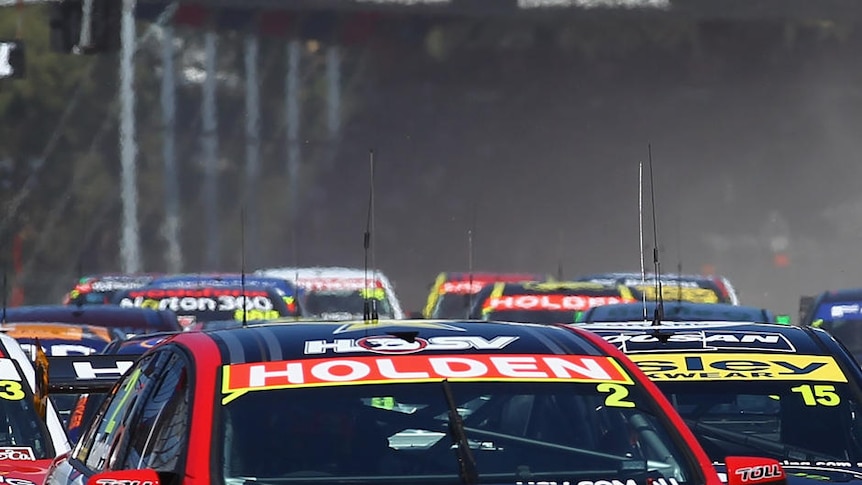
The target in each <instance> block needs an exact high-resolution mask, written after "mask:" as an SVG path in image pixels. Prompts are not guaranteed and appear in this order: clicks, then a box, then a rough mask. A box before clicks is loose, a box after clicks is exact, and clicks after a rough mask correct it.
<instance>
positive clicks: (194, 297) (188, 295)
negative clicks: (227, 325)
mask: <svg viewBox="0 0 862 485" xmlns="http://www.w3.org/2000/svg"><path fill="white" fill-rule="evenodd" d="M219 291H223V293H225V294H219ZM138 293H140V292H131V293H129V297H128V298H123V299H122V300H121V301H120V306H123V307H137V308H152V309H155V310H172V311H175V312H206V311H210V312H237V311H239V312H240V314H241V313H242V311H243V308H244V309H245V311H259V312H271V311H272V310H273V305H272V300H270V299H269V295H268V294H267V293H266V292H265V291H257V290H247V291H246V292H245V295H244V296H243V294H242V290H218V289H209V288H207V289H204V290H175V289H171V290H148V291H147V292H146V294H138ZM227 293H230V294H227ZM233 293H236V294H233Z"/></svg>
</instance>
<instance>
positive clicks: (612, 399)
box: [596, 382, 635, 408]
mask: <svg viewBox="0 0 862 485" xmlns="http://www.w3.org/2000/svg"><path fill="white" fill-rule="evenodd" d="M596 390H597V391H599V392H606V393H609V394H608V396H607V397H606V398H605V406H611V407H616V408H633V407H635V403H633V402H631V401H626V398H627V397H628V395H629V389H628V388H627V387H626V386H623V385H620V384H611V383H609V382H603V383H601V384H599V385H598V386H596Z"/></svg>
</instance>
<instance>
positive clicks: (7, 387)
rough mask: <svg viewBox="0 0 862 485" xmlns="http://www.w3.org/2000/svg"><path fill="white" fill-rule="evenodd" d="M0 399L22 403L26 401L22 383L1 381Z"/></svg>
mask: <svg viewBox="0 0 862 485" xmlns="http://www.w3.org/2000/svg"><path fill="white" fill-rule="evenodd" d="M0 399H6V400H9V401H20V400H22V399H24V389H23V388H22V387H21V383H20V382H15V381H0Z"/></svg>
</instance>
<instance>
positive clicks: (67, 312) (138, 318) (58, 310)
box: [5, 305, 182, 332]
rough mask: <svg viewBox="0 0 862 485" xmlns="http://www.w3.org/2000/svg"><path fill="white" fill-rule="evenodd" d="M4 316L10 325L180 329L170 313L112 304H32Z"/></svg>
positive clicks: (12, 309)
mask: <svg viewBox="0 0 862 485" xmlns="http://www.w3.org/2000/svg"><path fill="white" fill-rule="evenodd" d="M5 313H6V321H7V322H9V323H18V322H20V323H24V322H48V323H76V324H79V325H94V326H98V327H107V328H118V327H122V328H135V329H139V330H143V331H153V332H155V331H160V330H171V331H175V330H181V329H182V327H180V324H179V323H178V322H177V317H176V315H175V314H174V313H173V312H170V311H159V310H152V309H145V308H121V307H118V306H114V305H83V306H77V305H33V306H20V307H12V308H7V309H6V310H5Z"/></svg>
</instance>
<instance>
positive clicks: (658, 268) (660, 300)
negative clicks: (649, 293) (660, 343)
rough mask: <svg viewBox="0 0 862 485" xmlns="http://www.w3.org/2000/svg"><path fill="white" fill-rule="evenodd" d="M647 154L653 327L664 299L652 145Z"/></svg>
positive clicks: (660, 316) (657, 323) (658, 317)
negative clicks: (653, 296)
mask: <svg viewBox="0 0 862 485" xmlns="http://www.w3.org/2000/svg"><path fill="white" fill-rule="evenodd" d="M647 154H648V156H649V186H650V199H651V202H652V235H653V249H652V258H653V265H654V266H655V284H656V307H655V312H654V313H653V325H659V324H660V323H661V321H662V320H663V319H664V297H663V296H662V289H661V263H660V262H659V259H658V224H657V223H656V215H655V180H654V179H653V169H652V145H647Z"/></svg>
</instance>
